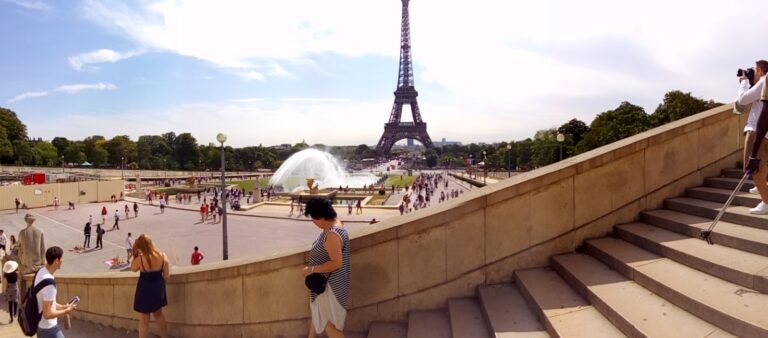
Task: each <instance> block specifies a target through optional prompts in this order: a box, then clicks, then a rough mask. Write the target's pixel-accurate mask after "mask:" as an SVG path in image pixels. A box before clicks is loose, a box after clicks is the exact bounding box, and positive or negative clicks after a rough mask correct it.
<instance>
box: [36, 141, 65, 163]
mask: <svg viewBox="0 0 768 338" xmlns="http://www.w3.org/2000/svg"><path fill="white" fill-rule="evenodd" d="M32 154H33V156H34V157H35V164H36V165H43V166H49V167H51V166H56V165H58V164H60V163H59V161H60V159H59V153H58V152H57V151H56V147H54V146H53V144H51V143H50V142H46V141H38V142H35V143H34V145H33V146H32Z"/></svg>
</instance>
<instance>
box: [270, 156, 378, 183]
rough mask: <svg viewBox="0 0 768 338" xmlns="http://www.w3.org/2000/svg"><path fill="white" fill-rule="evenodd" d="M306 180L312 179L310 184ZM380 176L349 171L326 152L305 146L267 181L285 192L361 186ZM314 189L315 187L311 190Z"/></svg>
mask: <svg viewBox="0 0 768 338" xmlns="http://www.w3.org/2000/svg"><path fill="white" fill-rule="evenodd" d="M309 179H312V182H311V183H310V181H309ZM378 180H379V177H378V176H376V175H373V174H348V173H347V172H345V171H344V167H343V166H342V165H341V164H340V163H339V161H338V160H337V159H336V158H334V157H333V155H331V154H330V153H328V152H325V151H320V150H317V149H311V148H310V149H305V150H302V151H300V152H297V153H295V154H293V155H291V157H289V158H288V159H287V160H285V162H284V163H283V165H281V166H280V168H278V169H277V171H276V172H275V174H274V175H273V176H272V178H271V179H270V180H269V184H271V185H273V186H275V187H282V189H283V191H284V192H291V193H299V192H301V191H304V190H307V187H309V188H310V190H312V191H315V192H317V190H315V189H318V190H322V189H329V188H338V187H339V186H341V187H347V186H349V187H350V188H362V187H363V186H364V185H369V184H372V183H376V182H377V181H378ZM313 188H314V189H313Z"/></svg>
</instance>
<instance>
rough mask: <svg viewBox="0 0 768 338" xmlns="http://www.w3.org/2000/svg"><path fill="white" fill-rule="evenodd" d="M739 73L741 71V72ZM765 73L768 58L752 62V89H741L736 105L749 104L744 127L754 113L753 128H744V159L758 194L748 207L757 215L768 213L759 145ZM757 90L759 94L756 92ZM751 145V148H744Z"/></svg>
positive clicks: (766, 154) (764, 122) (766, 153)
mask: <svg viewBox="0 0 768 338" xmlns="http://www.w3.org/2000/svg"><path fill="white" fill-rule="evenodd" d="M740 73H741V74H743V73H744V72H740ZM766 73H768V61H765V60H760V61H757V62H756V63H755V74H754V78H753V79H751V80H752V81H753V82H754V83H755V85H754V86H753V87H752V88H749V90H746V91H744V92H743V94H742V91H741V90H740V91H739V92H740V95H739V98H738V100H737V101H736V104H737V105H739V104H740V105H747V104H750V103H751V104H752V108H751V110H750V116H749V119H748V122H747V128H749V127H750V121H753V117H752V114H755V115H756V116H757V124H756V126H755V131H754V132H751V131H747V128H745V131H747V140H746V144H745V147H744V148H745V149H744V150H745V153H748V154H749V155H750V157H749V159H746V161H745V162H744V172H745V173H748V174H752V179H753V180H754V182H755V187H756V188H757V190H758V192H759V193H760V200H761V201H760V203H759V204H758V205H757V207H755V208H752V209H749V213H750V214H756V215H765V214H768V185H766V173H768V171H767V170H766V169H767V168H766V165H765V162H763V163H760V159H761V158H763V159H766V158H768V148H766V147H762V149H761V144H762V142H763V138H765V136H766V134H767V133H768V112H766V110H768V104H766V103H765V102H766V101H768V93H766V88H767V86H765V76H764V75H765V74H766ZM742 77H743V78H746V80H747V81H750V79H749V78H747V77H746V76H742ZM742 77H740V81H741V82H742V83H743V82H744V80H742ZM758 78H759V80H758ZM755 80H758V81H755ZM742 87H743V85H742ZM758 93H759V94H760V95H758ZM758 99H759V101H758ZM750 144H751V145H752V146H751V149H747V147H748V146H749V145H750ZM758 154H759V156H758Z"/></svg>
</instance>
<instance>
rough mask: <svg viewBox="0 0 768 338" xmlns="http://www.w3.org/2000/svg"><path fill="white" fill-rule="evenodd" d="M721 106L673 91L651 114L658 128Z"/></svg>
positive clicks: (654, 124) (652, 121) (665, 96)
mask: <svg viewBox="0 0 768 338" xmlns="http://www.w3.org/2000/svg"><path fill="white" fill-rule="evenodd" d="M721 105H722V103H717V102H715V101H712V100H709V101H705V100H702V99H700V98H697V97H694V96H693V95H691V93H690V92H688V93H683V92H681V91H679V90H673V91H671V92H668V93H666V94H664V101H663V102H662V103H661V104H659V106H658V107H656V111H654V112H653V114H651V123H652V125H653V126H654V127H658V126H660V125H663V124H665V123H669V122H672V121H675V120H679V119H682V118H684V117H688V116H691V115H694V114H698V113H701V112H703V111H705V110H709V109H712V108H715V107H718V106H721Z"/></svg>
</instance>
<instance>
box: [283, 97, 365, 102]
mask: <svg viewBox="0 0 768 338" xmlns="http://www.w3.org/2000/svg"><path fill="white" fill-rule="evenodd" d="M280 101H283V102H349V101H351V100H350V99H343V98H335V97H284V98H281V99H280Z"/></svg>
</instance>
